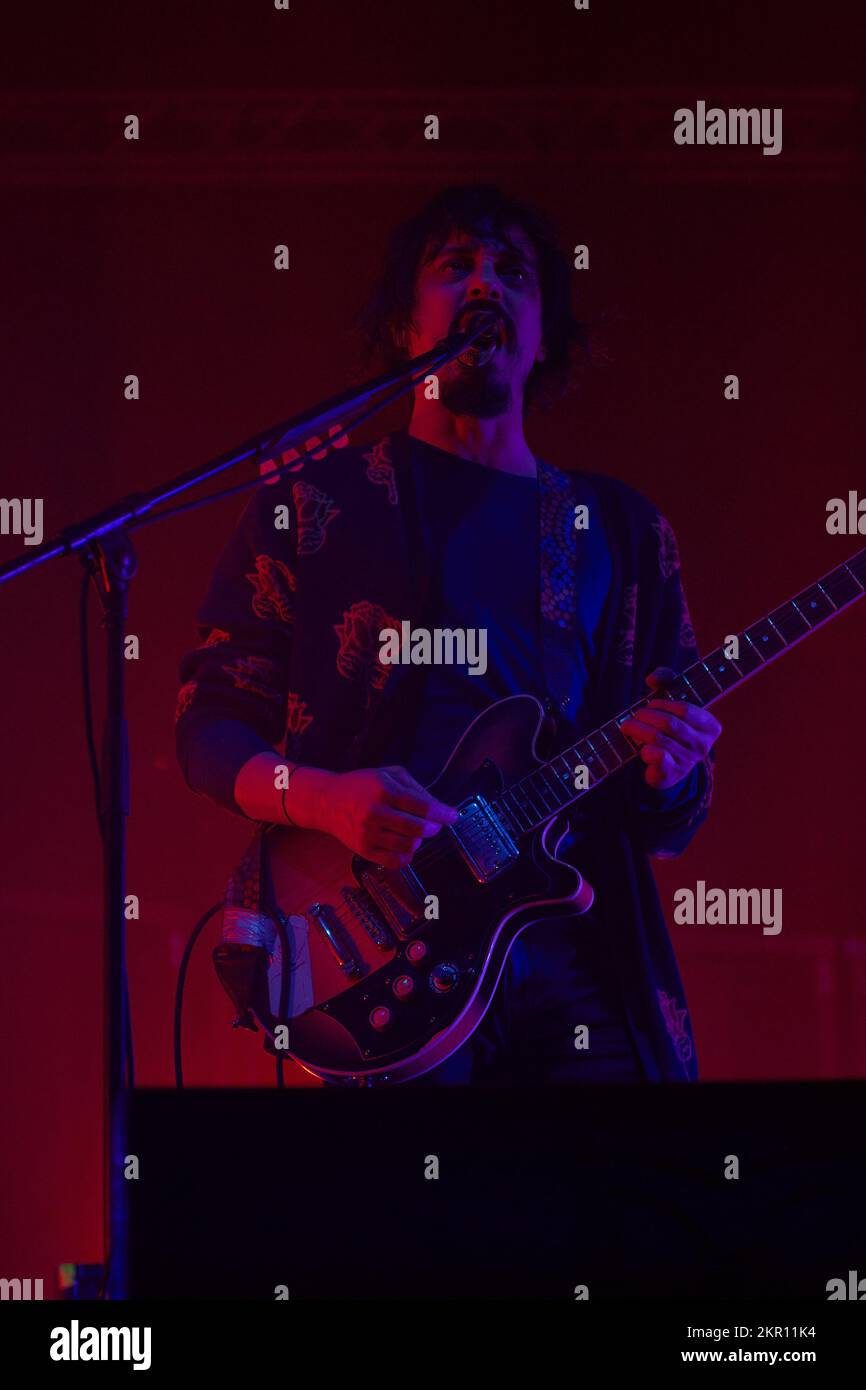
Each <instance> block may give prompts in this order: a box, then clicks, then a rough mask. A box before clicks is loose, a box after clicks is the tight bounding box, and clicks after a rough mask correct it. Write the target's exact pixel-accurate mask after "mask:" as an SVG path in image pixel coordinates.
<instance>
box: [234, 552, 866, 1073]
mask: <svg viewBox="0 0 866 1390" xmlns="http://www.w3.org/2000/svg"><path fill="white" fill-rule="evenodd" d="M864 592H866V550H861V551H860V552H858V554H856V555H854V556H853V557H852V558H851V559H850V560H848V561H847V562H846V563H845V564H842V565H840V566H839V567H838V568H837V569H834V570H832V571H831V572H830V573H829V574H827V575H825V576H824V577H823V579H821V580H820V581H819V582H817V583H815V584H813V585H811V587H810V588H808V589H805V590H803V592H802V593H799V594H797V595H796V597H795V598H793V599H790V600H789V601H788V602H787V603H784V604H782V606H781V607H780V608H777V609H775V610H774V611H773V612H771V613H770V614H768V616H767V617H765V618H762V619H761V620H760V621H759V622H756V623H753V624H752V626H751V627H748V628H746V629H745V630H744V631H743V632H741V633H738V634H737V643H738V654H737V657H736V660H735V659H734V658H733V657H728V656H726V655H725V652H724V651H723V650H722V649H721V648H719V649H717V650H716V651H714V652H711V653H710V655H709V656H707V657H706V658H704V659H703V660H698V661H696V662H695V663H694V665H692V666H689V667H687V669H686V670H684V671H682V672H681V673H680V674H679V675H678V676H677V677H676V679H675V680H674V681H672V682H671V683H670V685H669V686H668V687H667V688H666V689H665V690H663V691H661V692H658V694H652V693H650V694H647V695H646V696H645V697H644V698H643V699H641V700H638V701H637V702H636V703H635V704H634V705H632V706H631V707H630V708H629V709H626V710H624V711H623V712H622V713H621V714H619V715H617V717H616V718H614V719H611V720H609V721H608V722H607V723H606V724H603V725H602V726H601V728H599V729H596V730H595V732H594V733H591V734H587V735H586V736H585V737H583V738H580V739H579V740H578V741H577V743H575V744H573V745H572V746H571V747H570V748H567V749H565V750H564V751H563V752H561V753H559V754H557V756H556V757H555V758H553V759H552V760H551V761H549V762H542V761H541V759H540V758H539V757H537V755H536V742H537V739H538V736H539V733H540V730H541V726H542V723H543V719H544V713H545V712H544V709H543V707H542V705H541V704H540V702H539V701H538V700H537V699H536V698H535V697H534V696H533V695H512V696H509V697H507V698H506V699H503V700H499V701H497V702H496V703H495V704H493V705H490V706H489V707H488V708H487V709H486V710H484V711H483V712H482V713H481V714H480V715H478V716H477V718H475V719H474V720H473V721H472V723H471V724H470V725H469V727H468V728H467V729H466V731H465V733H464V734H463V735H462V737H461V738H460V740H459V741H458V743H457V745H456V746H455V748H454V750H453V752H452V753H451V755H450V757H449V758H448V761H447V762H446V763H445V766H444V767H443V769H442V771H441V773H440V774H439V776H438V777H437V778H436V780H435V781H434V782H433V783H432V784H431V786H430V787H429V789H428V790H430V791H431V792H432V794H433V795H434V796H436V797H438V798H439V799H440V800H442V801H444V802H446V803H447V804H449V805H452V806H456V807H457V808H458V809H459V812H460V814H459V818H458V819H457V820H456V821H455V822H454V823H453V825H450V826H446V827H443V829H442V830H440V832H439V833H438V835H436V836H434V837H433V838H431V839H429V840H425V841H424V842H423V844H422V845H421V846H420V848H419V849H418V850H417V851H416V853H415V855H414V857H413V859H412V862H411V864H409V865H407V866H405V867H404V868H401V869H394V870H389V869H381V868H379V867H378V866H377V865H374V864H372V863H371V862H370V861H369V860H366V859H364V858H362V857H361V856H360V855H357V854H353V853H352V851H351V850H349V849H347V848H346V847H345V846H344V845H343V844H342V843H341V842H340V841H339V840H337V839H335V838H333V837H332V836H330V835H326V834H323V833H321V832H319V831H314V830H302V829H289V828H285V827H284V828H280V827H277V826H274V827H271V828H269V829H268V830H267V831H266V832H265V836H264V841H263V855H264V858H265V860H266V866H265V867H266V870H267V876H268V879H269V886H270V890H271V895H272V900H273V903H274V906H275V911H274V915H273V916H271V915H263V914H262V913H258V912H253V911H251V910H249V909H247V908H242V907H237V906H235V907H226V908H225V910H224V930H223V940H222V943H221V945H220V946H218V947H217V949H216V950H215V952H214V959H215V964H216V967H217V973H218V974H219V976H220V979H221V981H222V983H223V985H224V987H225V988H226V989H227V991H228V993H229V994H230V995H231V997H232V998H233V999H234V1000H235V1002H236V1003H237V1002H238V998H239V993H240V992H241V991H240V990H239V981H240V980H241V979H242V978H245V979H246V986H245V990H246V993H245V999H244V1004H245V1007H244V1008H243V1009H242V1010H241V1012H242V1014H244V1015H245V1016H246V1017H245V1018H244V1017H241V1018H239V1020H238V1022H242V1023H245V1024H246V1026H248V1027H253V1028H254V1027H255V1024H254V1022H253V1019H257V1020H258V1022H259V1023H260V1024H261V1026H262V1027H263V1029H264V1030H265V1032H266V1034H267V1038H266V1040H265V1046H266V1048H267V1049H268V1050H269V1051H272V1052H274V1054H275V1055H276V1056H282V1057H287V1058H291V1059H293V1060H294V1061H295V1062H297V1063H299V1065H300V1066H301V1067H303V1068H304V1069H305V1070H307V1071H308V1072H311V1073H313V1074H314V1075H315V1076H318V1077H321V1078H324V1079H325V1080H328V1081H331V1082H343V1083H346V1084H362V1085H363V1084H366V1085H388V1084H393V1083H396V1082H401V1081H407V1080H410V1079H411V1078H413V1077H417V1076H420V1075H422V1074H423V1073H424V1072H426V1071H429V1070H430V1069H431V1068H432V1067H435V1066H437V1065H438V1064H439V1063H440V1062H443V1061H444V1060H445V1059H446V1058H447V1057H449V1056H450V1055H451V1053H452V1052H454V1051H456V1049H457V1048H458V1047H460V1045H461V1044H462V1043H464V1042H465V1041H466V1039H467V1038H469V1037H470V1036H471V1034H472V1033H473V1032H474V1031H475V1029H476V1028H477V1027H478V1025H479V1023H480V1022H481V1020H482V1019H483V1017H484V1015H485V1013H486V1011H487V1009H488V1007H489V1005H490V1003H491V1000H492V998H493V994H494V991H495V988H496V985H497V982H498V980H499V977H500V975H501V973H502V970H503V967H504V965H505V961H506V958H507V955H508V952H509V949H510V947H511V945H512V943H513V942H514V940H515V939H516V937H517V936H518V935H519V933H520V932H522V931H523V930H524V928H526V927H527V926H529V925H530V924H532V923H536V922H540V921H542V920H544V919H545V918H549V917H553V916H562V915H563V914H564V913H569V914H572V913H573V914H575V915H580V914H582V913H584V912H586V911H587V910H588V909H589V908H590V907H591V905H592V901H593V890H592V888H591V886H590V885H589V883H587V882H586V880H585V879H584V878H583V876H582V875H581V874H580V872H579V871H578V870H577V869H576V868H574V867H573V866H572V865H570V864H568V863H566V862H565V860H563V859H560V858H558V857H557V850H558V848H559V846H560V845H561V843H562V840H563V838H564V837H565V836H566V834H567V831H568V823H567V818H564V817H563V813H564V812H565V811H566V810H567V809H568V807H569V806H571V805H572V804H573V803H574V802H575V801H577V800H578V798H580V797H583V796H586V795H588V794H590V793H591V792H592V790H593V789H594V788H595V787H596V786H598V785H600V783H601V782H603V781H604V780H605V779H606V778H607V777H609V776H611V775H613V774H614V773H616V772H618V771H619V769H620V768H622V767H624V766H626V764H628V763H630V762H631V761H632V760H633V759H635V758H637V756H638V752H639V749H638V745H637V744H635V743H633V742H632V741H631V740H630V739H629V738H627V737H626V735H625V734H624V733H623V731H622V729H621V727H620V725H621V724H622V723H623V722H624V721H625V720H627V719H628V718H629V717H630V716H631V715H632V714H633V712H634V711H635V710H637V709H639V708H640V707H641V706H642V705H645V704H646V703H647V701H648V700H650V699H654V698H669V699H672V700H686V701H689V702H690V703H692V704H696V705H700V706H703V707H707V706H709V705H712V704H714V703H715V702H716V701H717V700H719V699H721V697H722V696H723V695H725V694H727V692H728V691H729V690H732V689H734V687H735V686H738V685H740V684H741V683H742V682H743V681H745V680H748V679H749V677H750V676H753V675H755V674H756V673H757V672H758V671H761V670H763V668H764V667H765V666H767V665H768V664H769V663H770V662H771V661H774V660H775V659H776V657H778V656H780V655H781V654H782V652H784V651H787V650H788V648H789V647H792V646H795V645H796V644H797V643H798V642H800V641H801V640H802V639H803V638H804V637H806V636H807V635H808V634H809V633H810V632H814V631H815V629H816V628H819V627H822V626H823V625H824V623H827V622H829V621H830V620H831V619H832V618H834V617H835V616H836V615H837V614H838V613H840V612H842V611H843V610H845V609H847V608H848V607H850V606H851V605H852V604H853V603H854V602H856V600H857V599H858V598H860V597H861V596H862V595H863V593H864ZM726 645H730V644H726ZM579 769H585V771H584V772H579ZM578 773H579V775H576V774H578ZM578 782H579V783H580V787H581V789H580V790H577V785H578ZM251 961H252V962H254V963H255V966H256V968H255V970H254V971H253V972H250V969H249V967H250V963H251ZM244 972H246V974H245V976H244Z"/></svg>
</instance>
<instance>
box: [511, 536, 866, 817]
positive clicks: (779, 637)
mask: <svg viewBox="0 0 866 1390" xmlns="http://www.w3.org/2000/svg"><path fill="white" fill-rule="evenodd" d="M864 593H866V550H860V551H858V552H857V554H856V555H854V556H852V557H851V559H850V560H847V561H846V562H845V564H843V565H839V567H838V568H837V569H834V570H831V571H830V573H829V574H825V575H824V577H823V579H820V580H818V582H817V583H816V584H813V585H812V586H811V587H810V588H808V589H804V590H803V592H802V593H800V594H796V595H795V596H794V598H792V599H789V600H788V602H787V603H783V604H782V606H781V608H776V609H774V611H773V612H772V613H769V614H768V615H767V616H766V617H765V618H761V620H760V621H759V622H757V623H752V625H751V627H747V628H745V629H744V630H743V631H742V632H739V633H737V634H736V636H737V638H738V644H739V654H738V656H737V659H736V660H734V659H733V658H732V657H728V656H726V655H725V653H724V650H723V648H721V647H718V648H717V649H716V650H715V651H713V652H710V654H709V656H706V657H703V658H702V659H699V660H698V661H696V662H695V663H694V665H692V666H689V667H687V668H686V670H684V671H681V672H680V674H679V675H678V676H677V678H676V680H674V681H672V682H671V683H670V685H668V686H666V687H665V688H664V689H663V690H659V691H657V692H648V693H647V695H645V696H644V697H643V699H641V700H638V701H636V703H635V704H633V705H630V706H629V708H628V709H625V710H623V711H622V713H621V714H618V715H617V716H616V718H615V719H611V720H610V721H609V722H608V723H607V724H603V725H602V726H601V727H600V728H599V729H596V730H595V732H594V733H591V734H586V735H585V736H584V737H583V738H581V739H579V740H578V742H577V743H575V744H572V746H571V747H570V748H566V749H564V750H563V751H562V752H561V753H558V754H557V756H556V757H555V758H553V759H552V760H551V761H550V762H548V763H544V764H543V765H542V766H541V767H537V768H536V769H535V770H534V771H533V772H530V773H529V774H528V775H527V776H526V777H523V778H521V779H520V781H519V782H515V783H513V784H512V785H511V786H510V787H509V788H508V790H507V791H504V792H501V793H500V794H499V796H497V797H495V798H493V799H492V801H491V805H492V806H493V807H494V808H495V810H496V813H497V814H498V815H499V816H501V817H502V819H503V820H504V821H505V824H506V826H507V827H508V828H509V829H510V830H511V832H512V833H513V834H515V835H522V834H524V833H525V832H527V831H530V830H534V829H536V828H537V827H538V826H540V825H543V824H544V822H545V821H548V820H549V819H550V817H551V816H552V815H553V814H554V813H555V812H557V811H563V810H565V808H566V807H567V806H570V805H571V804H572V803H573V802H575V801H577V800H579V798H580V797H582V796H586V794H587V792H589V791H592V790H593V788H595V787H597V786H598V785H599V784H600V783H601V782H603V781H604V780H605V778H607V777H609V776H610V775H611V773H613V772H618V771H619V769H620V768H621V767H625V765H626V764H627V763H630V762H633V761H634V760H635V759H636V758H637V757H638V755H639V752H640V748H639V745H638V744H636V743H634V742H633V741H632V740H631V739H630V738H629V737H628V736H627V735H626V734H625V733H624V732H623V730H622V728H621V727H620V725H621V724H623V723H624V722H625V721H626V720H628V719H630V718H631V717H632V716H633V715H634V713H635V711H636V710H639V709H641V708H642V707H643V706H644V705H646V704H647V703H648V702H649V701H650V700H656V699H668V700H686V701H688V702H689V703H690V704H693V705H700V706H701V707H702V708H706V707H707V706H708V705H712V704H714V703H715V701H716V700H720V699H721V698H722V696H723V695H726V694H727V692H728V691H729V690H733V689H734V687H735V686H737V685H740V684H741V683H742V682H743V681H746V680H748V679H749V677H750V676H753V675H755V673H756V672H757V671H762V670H763V669H764V667H765V666H768V665H769V664H770V662H771V661H774V660H775V659H776V657H777V656H781V654H782V652H786V651H788V649H789V648H790V647H794V646H796V644H797V643H798V642H800V641H802V639H803V638H804V637H807V636H808V634H809V633H810V632H814V631H815V630H816V628H819V627H822V626H823V624H824V623H827V622H829V621H830V620H831V618H835V616H836V614H837V613H841V612H842V611H843V610H844V609H846V608H848V607H850V605H851V604H852V603H854V602H856V600H857V599H858V598H860V597H861V596H862V595H863V594H864ZM726 645H728V644H727V643H726ZM578 766H583V767H585V768H586V769H587V786H586V787H585V788H582V789H581V790H579V791H578V790H576V789H575V785H574V779H575V769H576V768H577V767H578Z"/></svg>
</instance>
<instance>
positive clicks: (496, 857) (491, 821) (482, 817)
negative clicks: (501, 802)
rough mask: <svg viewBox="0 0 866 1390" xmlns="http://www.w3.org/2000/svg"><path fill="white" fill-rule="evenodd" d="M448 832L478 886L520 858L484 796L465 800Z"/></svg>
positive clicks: (518, 852)
mask: <svg viewBox="0 0 866 1390" xmlns="http://www.w3.org/2000/svg"><path fill="white" fill-rule="evenodd" d="M449 829H450V831H451V834H452V835H453V836H454V838H455V840H456V841H457V847H458V849H459V850H460V853H461V854H462V856H463V858H464V859H465V860H466V863H467V864H468V865H469V868H470V869H471V870H472V874H473V877H474V878H476V879H477V880H478V882H479V883H487V882H488V880H489V879H491V878H495V877H496V875H497V874H499V873H501V872H502V870H503V869H506V868H507V867H508V865H509V864H513V862H514V860H515V859H519V857H520V850H519V849H518V848H517V845H516V844H515V843H514V841H513V840H512V838H511V836H510V835H509V833H508V831H507V830H506V829H505V827H504V825H502V824H501V822H500V821H498V820H497V819H496V816H495V815H494V814H493V811H492V810H491V808H490V805H489V803H488V802H487V801H486V799H485V798H484V797H483V796H478V795H476V796H472V797H470V798H469V800H468V801H464V802H463V804H462V806H461V807H460V819H459V820H456V821H455V822H454V824H453V825H452V826H449Z"/></svg>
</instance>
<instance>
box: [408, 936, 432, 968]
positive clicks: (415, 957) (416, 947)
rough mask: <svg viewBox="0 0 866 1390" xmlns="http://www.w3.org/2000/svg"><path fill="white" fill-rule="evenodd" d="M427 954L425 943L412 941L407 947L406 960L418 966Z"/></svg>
mask: <svg viewBox="0 0 866 1390" xmlns="http://www.w3.org/2000/svg"><path fill="white" fill-rule="evenodd" d="M426 954H427V947H426V946H425V944H424V942H423V941H410V942H409V945H408V946H407V947H406V959H407V960H411V961H412V963H413V964H417V962H418V961H419V960H423V959H424V957H425V956H426Z"/></svg>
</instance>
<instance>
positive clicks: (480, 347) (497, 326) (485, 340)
mask: <svg viewBox="0 0 866 1390" xmlns="http://www.w3.org/2000/svg"><path fill="white" fill-rule="evenodd" d="M471 318H472V316H471V315H467V317H466V321H465V322H464V323H463V324H461V328H462V330H463V331H464V332H465V330H466V328H467V326H468V324H469V323H471ZM504 342H505V327H504V324H503V323H502V322H501V321H500V320H499V319H497V320H496V321H495V322H494V323H491V324H490V326H489V327H488V328H486V329H485V330H484V332H483V333H481V334H479V336H478V337H477V338H476V339H475V341H474V342H473V343H472V345H471V346H470V347H468V348H467V349H466V351H465V352H461V354H460V356H459V357H458V359H457V360H458V362H463V363H464V365H465V366H467V367H484V366H486V365H487V363H488V362H490V361H491V360H492V359H493V357H494V356H495V355H496V353H497V351H498V350H499V348H500V347H502V346H503V344H504Z"/></svg>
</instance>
